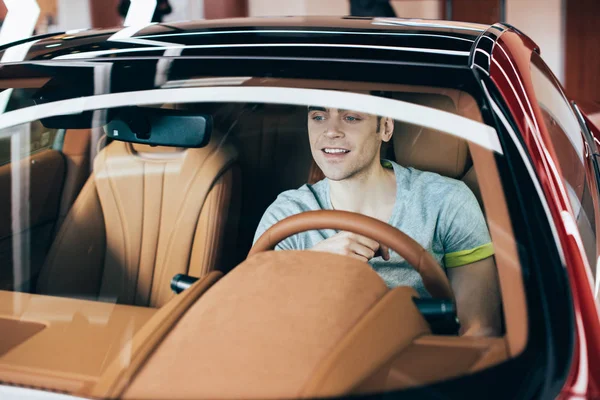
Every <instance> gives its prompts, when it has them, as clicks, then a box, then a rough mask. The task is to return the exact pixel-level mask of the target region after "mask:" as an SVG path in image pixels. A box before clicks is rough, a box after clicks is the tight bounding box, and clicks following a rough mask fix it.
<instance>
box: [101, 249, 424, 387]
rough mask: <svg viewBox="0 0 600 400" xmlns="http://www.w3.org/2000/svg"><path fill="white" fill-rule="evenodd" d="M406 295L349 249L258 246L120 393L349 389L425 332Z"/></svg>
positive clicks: (411, 293) (208, 294) (203, 299)
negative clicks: (326, 250) (331, 250)
mask: <svg viewBox="0 0 600 400" xmlns="http://www.w3.org/2000/svg"><path fill="white" fill-rule="evenodd" d="M249 282H251V284H248V283H249ZM412 296H416V292H415V291H414V290H413V289H411V288H398V290H395V291H389V289H388V288H387V287H386V286H385V284H384V282H383V280H382V279H381V278H380V277H379V276H378V275H377V273H376V272H375V271H373V270H372V269H371V268H370V267H369V266H368V265H367V264H365V263H363V262H360V261H358V260H354V259H350V258H347V257H343V256H339V255H334V254H318V253H313V252H300V251H286V252H277V251H275V252H273V251H271V252H265V253H260V254H257V255H255V256H253V257H250V258H248V259H247V260H246V261H245V262H244V263H242V264H241V265H239V266H238V267H236V268H235V269H234V270H233V271H232V272H231V273H229V274H228V275H226V276H225V277H224V278H222V279H221V280H220V281H219V284H218V285H215V286H214V287H212V288H211V289H210V290H209V291H207V292H206V293H205V294H204V295H203V296H202V297H201V300H200V301H197V302H195V303H194V304H193V305H192V306H191V308H190V309H189V310H188V311H187V312H186V313H185V315H183V316H182V318H181V320H180V321H179V322H178V323H177V325H176V326H175V327H173V329H172V330H171V331H170V332H169V334H168V335H167V336H166V338H165V339H164V341H163V342H162V343H161V344H160V345H159V347H158V348H157V349H156V350H155V351H154V352H153V353H152V354H151V356H150V358H149V359H148V360H147V362H146V363H145V364H144V365H143V366H142V367H141V369H140V370H139V372H138V373H137V375H135V377H134V379H133V381H132V382H131V383H130V386H129V387H128V388H127V389H126V391H125V392H124V393H123V394H122V397H123V398H125V399H127V398H131V399H144V398H148V399H149V398H195V399H201V398H208V399H233V398H297V397H309V398H313V397H323V396H330V395H333V396H339V395H343V394H347V393H348V392H349V391H350V390H351V389H352V388H353V387H354V386H356V385H358V383H360V381H362V380H363V379H364V378H365V377H367V376H369V375H370V374H371V373H372V372H373V371H374V370H377V369H378V368H379V366H381V365H382V364H384V363H385V362H386V361H387V360H388V359H389V358H390V357H391V356H393V354H394V353H395V352H397V351H399V350H400V349H402V348H403V347H405V346H407V345H408V344H410V343H411V342H412V341H413V340H414V339H415V338H416V337H418V336H420V335H423V334H427V333H429V329H428V327H427V323H426V322H425V320H424V319H423V318H422V317H421V315H420V313H419V312H418V310H417V308H416V307H415V306H414V303H412ZM273 299H277V301H273ZM357 342H358V344H360V345H358V346H357ZM186 354H193V355H196V356H194V357H186V356H185V355H186ZM164 382H169V385H165V384H164ZM94 394H95V395H112V396H119V395H120V394H121V393H116V392H112V393H98V392H96V393H94Z"/></svg>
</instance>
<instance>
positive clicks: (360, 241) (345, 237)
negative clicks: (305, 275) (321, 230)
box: [310, 231, 390, 262]
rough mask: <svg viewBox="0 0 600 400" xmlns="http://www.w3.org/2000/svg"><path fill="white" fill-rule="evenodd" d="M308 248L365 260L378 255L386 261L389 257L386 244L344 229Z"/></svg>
mask: <svg viewBox="0 0 600 400" xmlns="http://www.w3.org/2000/svg"><path fill="white" fill-rule="evenodd" d="M310 250H313V251H322V252H326V253H333V254H340V255H343V256H350V257H353V258H356V259H358V260H360V261H365V262H367V261H369V260H370V259H371V258H373V257H375V256H379V255H381V257H383V259H384V260H386V261H387V260H389V259H390V252H389V248H388V247H387V246H385V245H382V244H380V243H379V242H377V241H375V240H373V239H369V238H368V237H365V236H362V235H358V234H356V233H352V232H346V231H342V232H339V233H337V234H335V235H333V236H332V237H330V238H328V239H325V240H323V241H321V242H319V243H317V244H316V245H315V246H314V247H313V248H312V249H310Z"/></svg>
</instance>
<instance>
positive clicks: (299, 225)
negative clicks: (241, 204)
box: [248, 210, 454, 300]
mask: <svg viewBox="0 0 600 400" xmlns="http://www.w3.org/2000/svg"><path fill="white" fill-rule="evenodd" d="M311 229H338V230H342V231H348V232H353V233H358V234H360V235H363V236H366V237H369V238H371V239H373V240H375V241H377V242H379V243H381V244H383V245H385V246H388V247H389V248H390V249H392V250H394V251H395V252H396V253H398V254H399V255H400V256H402V257H403V258H404V259H406V261H407V262H408V263H409V264H410V265H412V266H413V267H414V268H415V270H416V271H417V272H418V273H419V274H420V275H421V277H422V278H423V284H424V285H425V288H426V289H427V291H428V292H429V293H430V294H431V296H432V297H437V298H441V299H452V300H454V294H453V292H452V288H451V287H450V282H449V281H448V277H447V276H446V274H445V273H444V271H443V270H442V269H441V268H440V267H439V265H438V263H437V261H436V260H435V259H434V258H433V256H432V255H431V254H429V253H428V252H427V250H425V249H424V248H423V247H422V246H421V245H420V244H418V243H417V242H416V241H415V240H413V239H412V238H411V237H410V236H408V235H406V234H405V233H403V232H401V231H399V230H398V229H396V228H394V227H392V226H391V225H389V224H387V223H385V222H383V221H380V220H378V219H375V218H371V217H367V216H366V215H361V214H357V213H351V212H348V211H333V210H320V211H308V212H303V213H301V214H296V215H293V216H291V217H288V218H285V219H283V220H281V221H279V222H278V223H276V224H275V225H273V226H272V227H270V228H269V229H268V230H267V231H266V232H265V233H264V234H263V235H262V236H261V237H260V238H259V239H258V240H257V241H256V243H255V244H254V247H252V250H251V251H250V254H248V257H251V256H252V255H254V254H257V253H260V252H262V251H266V250H273V249H274V248H275V246H276V245H277V243H279V242H281V241H282V240H284V239H286V238H288V237H290V236H292V235H295V234H297V233H300V232H306V231H308V230H311Z"/></svg>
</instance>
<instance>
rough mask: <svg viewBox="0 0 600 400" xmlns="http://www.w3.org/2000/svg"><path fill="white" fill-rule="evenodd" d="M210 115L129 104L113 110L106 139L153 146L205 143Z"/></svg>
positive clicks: (210, 119)
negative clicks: (130, 105)
mask: <svg viewBox="0 0 600 400" xmlns="http://www.w3.org/2000/svg"><path fill="white" fill-rule="evenodd" d="M212 125H213V122H212V117H211V116H210V115H200V114H197V113H192V112H189V111H184V110H173V109H164V108H142V107H128V108H123V109H119V110H114V113H113V115H112V118H111V119H110V122H109V123H108V124H107V125H106V136H107V138H109V139H113V140H120V141H124V142H131V143H142V144H149V145H152V146H174V147H204V146H206V145H207V144H208V142H209V140H210V134H211V132H212Z"/></svg>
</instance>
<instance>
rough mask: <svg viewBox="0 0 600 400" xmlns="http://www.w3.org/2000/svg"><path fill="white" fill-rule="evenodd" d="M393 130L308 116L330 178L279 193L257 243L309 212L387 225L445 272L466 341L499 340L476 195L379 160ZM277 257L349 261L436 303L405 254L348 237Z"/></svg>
mask: <svg viewBox="0 0 600 400" xmlns="http://www.w3.org/2000/svg"><path fill="white" fill-rule="evenodd" d="M393 131H394V121H393V120H392V119H391V118H382V117H377V116H374V115H369V114H365V113H361V112H354V111H348V110H342V109H334V108H328V109H325V108H320V107H309V109H308V134H309V141H310V148H311V152H312V156H313V158H314V160H315V162H316V163H317V165H318V166H319V167H320V168H321V170H322V171H323V173H324V174H325V176H326V178H325V179H323V180H321V181H319V182H317V183H315V184H314V185H304V186H302V187H300V188H299V189H297V190H289V191H286V192H283V193H281V194H280V195H279V196H278V197H277V199H276V200H275V202H274V203H273V204H271V205H270V206H269V208H268V209H267V210H266V212H265V214H264V215H263V217H262V220H261V221H260V224H259V226H258V229H257V232H256V235H255V238H254V240H255V241H256V240H257V239H258V238H259V237H260V235H262V234H263V233H264V232H265V231H266V230H267V229H268V228H269V227H270V226H272V225H273V224H275V223H276V222H278V221H280V220H282V219H284V218H286V217H289V216H291V215H294V214H298V213H301V212H304V211H310V210H321V209H323V210H328V209H329V210H332V209H334V210H345V211H352V212H356V213H360V214H364V215H367V216H370V217H373V218H377V219H379V220H381V221H385V222H387V223H389V224H390V225H392V226H395V227H396V228H398V229H400V230H401V231H403V232H404V233H406V234H407V235H409V236H410V237H412V238H413V239H414V240H416V241H417V242H419V244H421V245H422V246H423V247H424V248H425V249H427V250H428V251H429V252H430V253H431V254H432V255H433V256H434V258H435V259H436V260H437V261H438V262H439V263H440V265H443V266H445V268H446V271H447V274H448V278H449V280H450V283H451V285H452V289H453V290H454V292H455V296H456V302H457V308H458V317H459V319H460V321H461V333H462V334H466V335H478V336H484V335H485V336H489V335H496V334H498V333H499V330H500V329H499V325H500V319H499V294H498V283H497V276H496V268H495V264H494V261H493V257H492V255H493V247H492V244H491V240H490V236H489V233H488V231H487V227H486V223H485V219H484V217H483V214H482V212H481V209H480V208H479V204H478V203H477V200H476V199H475V196H474V195H473V193H472V192H471V191H470V190H469V189H468V188H467V186H466V185H465V184H464V183H463V182H461V181H458V180H454V179H450V178H446V177H443V176H440V175H438V174H434V173H431V172H422V171H418V170H416V169H414V168H405V167H402V166H400V165H398V164H396V163H394V162H391V161H387V160H381V159H380V152H381V145H382V143H383V142H386V143H387V142H389V141H390V140H391V139H392V134H393ZM277 249H279V250H285V249H290V250H291V249H298V250H299V249H309V250H313V251H324V252H330V253H336V254H343V255H347V256H350V257H354V258H356V259H359V260H363V261H366V262H369V264H370V265H371V266H372V267H373V268H374V269H375V271H377V273H378V274H379V275H380V276H381V277H382V278H383V279H384V281H385V282H386V284H387V285H388V286H389V287H395V286H400V285H408V286H412V287H413V288H415V289H416V290H417V292H418V293H419V294H420V295H421V296H429V294H428V293H427V291H426V289H425V288H424V286H423V282H422V279H421V277H420V275H419V274H418V273H417V272H416V271H415V270H414V269H413V268H412V267H411V266H410V265H408V264H407V263H406V262H405V261H404V259H402V258H401V257H400V256H399V255H398V254H396V253H394V252H393V251H390V250H389V249H387V248H386V247H385V246H381V245H380V244H379V243H377V242H376V241H374V240H372V239H370V238H367V237H363V236H360V235H357V234H353V233H349V232H337V233H336V232H335V231H333V230H320V231H309V232H304V233H301V234H297V235H294V236H291V237H289V238H287V239H285V240H284V241H282V242H281V243H279V244H278V245H277Z"/></svg>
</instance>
